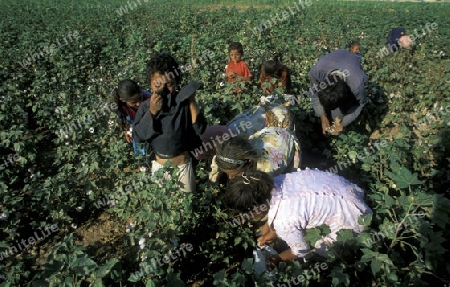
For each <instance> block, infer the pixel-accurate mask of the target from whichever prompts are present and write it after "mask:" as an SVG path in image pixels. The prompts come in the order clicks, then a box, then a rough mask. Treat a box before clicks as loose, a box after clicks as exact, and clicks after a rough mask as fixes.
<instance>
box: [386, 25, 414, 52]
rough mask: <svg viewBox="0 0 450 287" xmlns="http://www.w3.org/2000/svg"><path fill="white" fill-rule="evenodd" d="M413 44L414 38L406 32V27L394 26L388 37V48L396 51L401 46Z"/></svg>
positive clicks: (407, 46) (405, 46)
mask: <svg viewBox="0 0 450 287" xmlns="http://www.w3.org/2000/svg"><path fill="white" fill-rule="evenodd" d="M411 44H412V40H411V38H410V37H409V36H408V34H406V29H405V28H401V27H397V28H393V29H392V30H391V31H390V32H389V34H388V36H387V38H386V48H388V49H389V50H390V51H391V52H395V51H397V50H399V49H400V48H409V47H410V46H411Z"/></svg>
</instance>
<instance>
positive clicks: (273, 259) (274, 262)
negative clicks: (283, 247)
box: [266, 254, 283, 271]
mask: <svg viewBox="0 0 450 287" xmlns="http://www.w3.org/2000/svg"><path fill="white" fill-rule="evenodd" d="M281 261H283V260H282V259H281V257H280V255H278V254H270V255H269V256H267V257H266V264H267V269H269V271H272V270H273V269H274V268H275V267H277V266H278V264H279V263H280V262H281Z"/></svg>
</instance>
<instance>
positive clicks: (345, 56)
mask: <svg viewBox="0 0 450 287" xmlns="http://www.w3.org/2000/svg"><path fill="white" fill-rule="evenodd" d="M309 79H310V90H309V96H310V98H311V103H312V106H313V108H314V111H315V113H316V116H318V117H320V120H321V122H322V132H323V134H326V133H330V134H333V135H338V134H339V133H340V132H342V131H343V130H344V127H346V126H347V125H349V124H350V123H351V122H353V121H354V120H355V119H356V118H357V117H358V116H359V114H360V113H361V111H362V109H363V107H364V105H365V104H366V103H368V102H369V99H368V98H367V96H366V91H365V87H364V85H365V84H366V83H367V75H366V74H365V72H364V71H363V69H362V67H361V63H360V62H359V57H357V56H356V55H355V54H354V53H352V52H350V51H349V50H336V51H334V52H332V53H330V54H327V55H325V56H323V57H322V58H320V59H319V61H318V62H317V63H316V64H315V65H314V66H312V68H311V70H310V72H309ZM333 121H334V123H333V125H331V124H330V122H333Z"/></svg>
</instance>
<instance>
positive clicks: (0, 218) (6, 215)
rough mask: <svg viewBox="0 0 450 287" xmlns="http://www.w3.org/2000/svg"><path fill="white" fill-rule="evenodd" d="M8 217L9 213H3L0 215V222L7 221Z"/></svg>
mask: <svg viewBox="0 0 450 287" xmlns="http://www.w3.org/2000/svg"><path fill="white" fill-rule="evenodd" d="M8 217H9V213H8V212H6V211H5V212H3V213H2V214H1V215H0V220H6V219H8Z"/></svg>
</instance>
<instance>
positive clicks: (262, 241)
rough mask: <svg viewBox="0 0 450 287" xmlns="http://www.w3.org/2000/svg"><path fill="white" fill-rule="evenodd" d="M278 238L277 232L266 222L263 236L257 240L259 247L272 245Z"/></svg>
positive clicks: (262, 230) (262, 232) (262, 229)
mask: <svg viewBox="0 0 450 287" xmlns="http://www.w3.org/2000/svg"><path fill="white" fill-rule="evenodd" d="M276 237H277V233H276V232H275V230H271V229H270V227H269V224H268V223H267V222H266V224H264V226H263V227H262V228H261V236H260V237H259V238H258V239H257V241H258V245H259V246H264V245H266V244H270V243H272V242H273V241H274V240H275V238H276Z"/></svg>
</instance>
